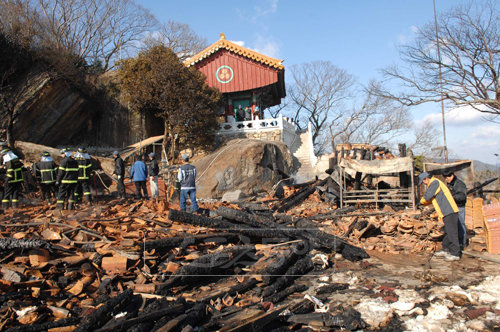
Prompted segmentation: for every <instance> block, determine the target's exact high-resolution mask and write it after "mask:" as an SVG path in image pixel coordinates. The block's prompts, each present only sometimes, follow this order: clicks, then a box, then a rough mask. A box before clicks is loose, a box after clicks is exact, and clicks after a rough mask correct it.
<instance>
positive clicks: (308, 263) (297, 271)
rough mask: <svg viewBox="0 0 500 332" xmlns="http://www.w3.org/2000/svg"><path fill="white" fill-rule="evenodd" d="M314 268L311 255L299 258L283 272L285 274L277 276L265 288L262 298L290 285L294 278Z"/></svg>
mask: <svg viewBox="0 0 500 332" xmlns="http://www.w3.org/2000/svg"><path fill="white" fill-rule="evenodd" d="M313 268H314V264H313V262H312V259H311V257H309V256H306V257H304V258H301V259H299V260H298V261H297V262H296V263H295V264H294V265H292V266H291V267H290V268H289V269H288V270H287V271H286V273H285V275H283V276H281V277H279V278H278V279H277V280H276V281H275V282H274V283H273V284H272V285H270V286H269V287H267V288H265V289H264V290H263V292H262V294H261V296H262V297H263V298H266V297H268V296H271V295H273V294H275V293H277V292H279V291H281V290H282V289H284V288H285V287H287V286H288V285H290V284H291V283H292V282H293V281H294V280H295V279H297V278H298V277H300V276H302V275H304V274H306V273H307V272H309V271H311V270H312V269H313Z"/></svg>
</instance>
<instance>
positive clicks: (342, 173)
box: [339, 167, 344, 208]
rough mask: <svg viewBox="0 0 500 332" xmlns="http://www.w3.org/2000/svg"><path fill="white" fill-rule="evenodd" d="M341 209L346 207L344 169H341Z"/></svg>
mask: <svg viewBox="0 0 500 332" xmlns="http://www.w3.org/2000/svg"><path fill="white" fill-rule="evenodd" d="M339 187H340V207H341V208H343V207H344V168H343V167H340V186H339Z"/></svg>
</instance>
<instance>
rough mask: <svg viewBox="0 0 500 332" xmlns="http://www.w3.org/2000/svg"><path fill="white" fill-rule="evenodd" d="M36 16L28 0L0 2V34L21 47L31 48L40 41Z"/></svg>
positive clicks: (5, 0)
mask: <svg viewBox="0 0 500 332" xmlns="http://www.w3.org/2000/svg"><path fill="white" fill-rule="evenodd" d="M38 21H39V18H38V15H37V13H36V11H35V9H34V8H33V6H32V2H31V1H30V0H2V1H0V32H2V33H3V34H4V35H5V36H6V37H8V38H9V39H10V40H12V41H13V42H15V43H16V44H17V45H20V46H21V47H25V48H30V47H33V46H34V45H33V44H34V42H35V41H36V40H40V34H39V31H37V25H38Z"/></svg>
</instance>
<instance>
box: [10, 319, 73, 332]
mask: <svg viewBox="0 0 500 332" xmlns="http://www.w3.org/2000/svg"><path fill="white" fill-rule="evenodd" d="M79 321H80V318H78V317H70V318H64V319H59V320H56V321H50V322H45V323H42V324H29V325H21V326H16V327H11V328H9V329H7V330H5V332H39V331H48V330H50V329H55V328H58V327H64V326H73V325H77V324H78V322H79Z"/></svg>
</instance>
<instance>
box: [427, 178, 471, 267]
mask: <svg viewBox="0 0 500 332" xmlns="http://www.w3.org/2000/svg"><path fill="white" fill-rule="evenodd" d="M418 179H419V182H418V185H421V184H422V183H424V184H425V185H426V186H427V190H426V191H425V193H424V196H423V197H422V199H421V200H420V203H422V204H423V205H428V204H431V203H432V205H434V208H435V209H436V212H437V213H438V216H439V219H442V220H443V222H444V231H445V236H444V238H443V249H442V250H441V251H440V252H437V253H435V254H434V255H435V256H442V257H444V258H445V259H446V260H447V261H456V260H459V259H460V257H461V255H462V251H461V250H460V245H459V243H458V206H457V204H456V203H455V200H454V199H453V196H451V192H450V190H449V189H448V187H447V186H446V185H445V184H444V183H443V182H441V181H440V180H439V179H438V178H436V177H434V176H432V177H431V175H430V174H429V173H427V172H423V173H421V174H420V175H419V176H418Z"/></svg>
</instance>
